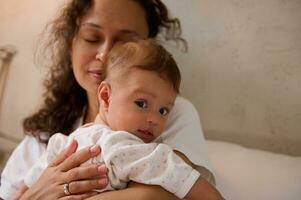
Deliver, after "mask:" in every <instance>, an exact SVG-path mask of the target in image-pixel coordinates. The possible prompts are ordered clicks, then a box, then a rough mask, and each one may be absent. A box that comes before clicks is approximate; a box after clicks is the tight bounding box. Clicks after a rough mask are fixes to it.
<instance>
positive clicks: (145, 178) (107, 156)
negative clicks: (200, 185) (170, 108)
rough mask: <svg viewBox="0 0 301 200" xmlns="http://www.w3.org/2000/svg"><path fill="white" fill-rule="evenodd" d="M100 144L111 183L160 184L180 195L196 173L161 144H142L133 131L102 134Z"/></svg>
mask: <svg viewBox="0 0 301 200" xmlns="http://www.w3.org/2000/svg"><path fill="white" fill-rule="evenodd" d="M100 145H101V146H102V147H103V148H102V150H103V151H102V155H103V158H104V161H105V163H106V165H107V167H108V168H109V173H110V174H109V176H110V178H111V179H110V180H111V185H112V186H113V187H114V186H115V185H118V183H119V182H118V181H121V182H128V181H129V180H132V181H135V182H139V183H144V184H149V185H160V186H162V187H163V188H164V189H166V190H167V191H169V192H172V193H174V194H175V195H176V196H178V197H179V198H183V197H184V196H185V195H186V194H187V193H188V191H189V190H190V189H191V188H192V186H193V184H194V183H195V182H196V181H197V180H198V178H199V176H200V174H199V173H198V172H197V171H196V170H194V169H193V168H192V167H191V166H190V165H188V164H186V163H185V162H184V161H183V160H182V159H181V158H180V157H179V156H177V155H176V154H175V153H174V152H173V150H172V149H171V148H170V147H169V146H167V145H165V144H156V143H148V144H145V143H143V141H142V140H140V139H139V138H137V137H136V136H134V135H131V134H129V133H126V132H121V131H118V132H116V133H113V134H110V135H109V136H108V137H106V139H104V138H103V140H102V141H101V144H100Z"/></svg>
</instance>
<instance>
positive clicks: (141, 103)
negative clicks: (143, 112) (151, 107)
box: [135, 100, 147, 108]
mask: <svg viewBox="0 0 301 200" xmlns="http://www.w3.org/2000/svg"><path fill="white" fill-rule="evenodd" d="M135 104H136V105H137V106H138V107H139V108H147V103H146V101H145V100H137V101H135Z"/></svg>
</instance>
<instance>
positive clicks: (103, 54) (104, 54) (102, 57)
mask: <svg viewBox="0 0 301 200" xmlns="http://www.w3.org/2000/svg"><path fill="white" fill-rule="evenodd" d="M112 48H113V43H112V42H110V41H108V42H105V43H104V44H103V45H102V46H101V47H99V49H98V50H97V53H96V60H98V61H101V62H102V63H106V62H107V59H108V54H109V52H110V51H111V49H112Z"/></svg>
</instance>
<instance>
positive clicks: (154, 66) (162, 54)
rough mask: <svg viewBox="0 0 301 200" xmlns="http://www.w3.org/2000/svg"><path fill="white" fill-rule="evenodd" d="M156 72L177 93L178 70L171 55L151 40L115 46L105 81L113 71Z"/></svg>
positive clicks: (179, 74)
mask: <svg viewBox="0 0 301 200" xmlns="http://www.w3.org/2000/svg"><path fill="white" fill-rule="evenodd" d="M133 67H134V68H138V69H142V70H147V71H152V72H156V73H157V74H158V75H159V76H160V77H161V78H163V79H164V80H166V81H167V82H169V83H170V84H171V85H172V87H173V89H174V90H175V92H177V93H179V88H180V83H181V73H180V70H179V68H178V66H177V64H176V62H175V60H174V59H173V57H172V55H171V54H170V53H169V52H168V51H167V50H166V49H165V48H164V47H163V46H161V45H160V44H159V43H158V42H156V41H155V40H153V39H146V40H138V41H135V42H126V43H120V44H116V45H115V46H114V47H113V49H112V50H111V51H110V54H109V58H108V65H107V68H106V72H105V79H108V78H110V76H113V73H114V71H115V70H118V71H120V72H126V71H127V70H129V69H130V68H133Z"/></svg>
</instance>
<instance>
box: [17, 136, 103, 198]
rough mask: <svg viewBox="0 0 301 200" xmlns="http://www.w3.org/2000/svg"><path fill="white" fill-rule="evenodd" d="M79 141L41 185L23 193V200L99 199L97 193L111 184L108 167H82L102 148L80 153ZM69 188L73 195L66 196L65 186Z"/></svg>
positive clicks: (50, 169)
mask: <svg viewBox="0 0 301 200" xmlns="http://www.w3.org/2000/svg"><path fill="white" fill-rule="evenodd" d="M77 146H78V143H77V141H75V140H74V141H72V143H71V144H70V145H69V146H68V147H67V148H66V149H65V150H64V151H63V152H62V153H60V155H59V156H58V157H57V158H56V159H55V160H54V161H53V162H52V163H51V164H50V165H49V166H48V167H47V168H46V169H45V170H44V172H43V173H42V175H41V176H40V178H39V179H38V181H37V182H36V183H35V184H34V185H33V186H32V187H30V188H29V189H28V190H26V191H23V192H24V194H23V195H22V196H21V198H20V199H21V200H27V199H30V200H39V199H43V200H47V199H49V200H53V199H61V200H67V199H85V198H88V197H91V196H93V195H96V194H97V193H96V192H92V190H93V189H102V188H104V187H106V185H107V184H108V178H107V168H106V166H105V165H104V164H94V165H89V166H80V165H81V164H82V163H84V162H85V161H87V160H89V159H90V158H92V157H95V156H97V155H98V154H99V153H100V151H101V150H100V147H99V145H94V146H92V147H87V148H84V149H82V150H80V151H78V152H75V151H76V149H77ZM65 184H68V185H69V192H70V195H67V194H65V192H64V185H65Z"/></svg>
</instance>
